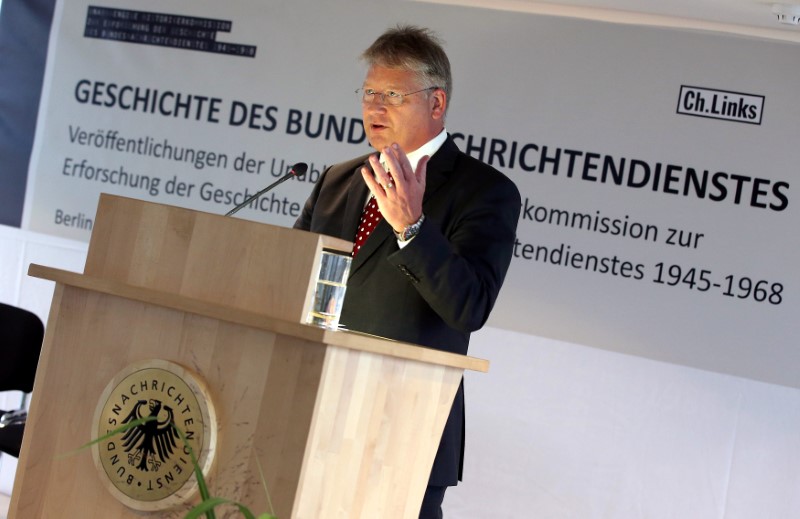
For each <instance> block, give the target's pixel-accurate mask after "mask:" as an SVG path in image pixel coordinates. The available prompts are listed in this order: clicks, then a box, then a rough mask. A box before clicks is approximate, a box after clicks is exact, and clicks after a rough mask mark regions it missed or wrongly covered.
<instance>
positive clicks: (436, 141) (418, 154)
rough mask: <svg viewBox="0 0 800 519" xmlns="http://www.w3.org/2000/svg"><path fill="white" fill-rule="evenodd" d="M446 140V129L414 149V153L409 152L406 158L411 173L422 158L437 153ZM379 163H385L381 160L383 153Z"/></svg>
mask: <svg viewBox="0 0 800 519" xmlns="http://www.w3.org/2000/svg"><path fill="white" fill-rule="evenodd" d="M446 140H447V129H446V128H445V129H443V130H442V131H441V132H439V135H437V136H436V137H434V138H433V139H431V140H429V141H428V142H426V143H425V144H423V145H422V146H420V147H419V148H417V149H415V150H414V151H412V152H409V153H408V154H407V156H408V162H410V163H411V171H416V170H417V164H419V161H420V159H421V158H422V157H424V156H425V155H427V156H428V157H432V156H433V154H434V153H436V152H437V151H439V148H441V147H442V144H444V141H446ZM380 161H381V164H385V163H386V161H384V160H383V153H381V156H380Z"/></svg>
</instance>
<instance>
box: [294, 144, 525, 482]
mask: <svg viewBox="0 0 800 519" xmlns="http://www.w3.org/2000/svg"><path fill="white" fill-rule="evenodd" d="M366 158H367V156H364V157H359V158H357V159H354V160H351V161H349V162H344V163H341V164H337V165H334V166H331V167H330V168H328V169H327V170H325V171H324V172H323V174H322V175H321V176H320V178H319V181H318V182H317V184H316V186H315V187H314V190H313V191H312V193H311V196H310V197H309V199H308V201H307V202H306V204H305V207H304V208H303V212H302V214H301V215H300V217H299V218H298V219H297V222H296V223H295V227H296V228H298V229H304V230H309V231H313V232H316V233H320V234H327V235H330V236H335V237H338V238H343V239H345V240H349V241H353V240H354V239H355V233H356V228H357V226H358V223H359V220H360V219H361V212H362V209H363V207H364V204H365V202H366V199H367V186H366V184H365V183H364V179H363V178H362V177H361V173H360V169H361V166H363V165H364V163H365V160H366ZM423 212H424V214H425V218H426V219H425V222H424V223H423V225H422V228H421V230H420V232H419V234H418V235H417V236H416V237H415V238H414V239H413V240H412V241H411V242H410V243H409V244H408V245H407V246H406V247H404V248H403V249H400V248H399V247H398V246H397V240H396V238H395V236H394V234H393V232H392V229H391V226H390V225H389V224H388V223H386V221H385V220H383V221H381V222H380V223H379V224H378V226H377V227H376V229H375V231H373V233H372V235H371V236H369V238H368V239H367V241H366V243H365V244H364V245H363V246H362V247H361V250H360V251H359V253H358V254H357V255H356V257H355V258H354V260H353V264H352V266H351V270H350V277H349V279H348V282H347V293H346V294H345V299H344V306H343V308H342V316H341V324H343V325H344V326H346V327H347V328H348V329H350V330H357V331H361V332H366V333H370V334H374V335H379V336H382V337H387V338H390V339H395V340H399V341H404V342H410V343H414V344H419V345H422V346H427V347H431V348H437V349H440V350H446V351H449V352H454V353H460V354H466V353H467V347H468V344H469V335H470V332H472V331H474V330H477V329H479V328H480V327H481V326H483V324H484V323H485V322H486V319H487V318H488V317H489V312H490V311H491V309H492V306H493V305H494V302H495V299H496V298H497V294H498V292H499V291H500V286H501V285H502V283H503V279H504V278H505V274H506V271H507V270H508V266H509V263H510V261H511V255H512V252H513V246H514V239H515V233H516V227H517V220H518V218H519V212H520V195H519V191H518V190H517V188H516V186H515V185H514V183H513V182H511V180H509V179H508V178H507V177H506V176H504V175H503V174H502V173H500V172H498V171H497V170H495V169H493V168H491V167H490V166H487V165H486V164H484V163H482V162H480V161H478V160H476V159H474V158H472V157H470V156H468V155H466V154H464V153H462V152H461V151H459V149H458V147H457V146H456V144H455V142H453V139H452V138H451V137H448V139H447V140H446V141H445V143H444V144H443V145H442V147H441V148H440V149H439V150H438V151H437V152H436V153H435V154H434V155H433V156H432V157H431V159H430V161H429V162H428V167H427V182H426V188H425V196H424V199H423ZM463 442H464V393H463V386H462V387H461V388H459V391H458V394H457V395H456V399H455V402H454V404H453V408H452V411H451V413H450V417H449V419H448V421H447V425H446V426H445V430H444V434H443V436H442V442H441V444H440V446H439V451H438V453H437V455H436V461H435V462H434V466H433V470H432V473H431V479H430V484H431V485H437V486H449V485H455V484H456V483H457V482H458V479H460V477H461V467H462V455H463V447H464V443H463Z"/></svg>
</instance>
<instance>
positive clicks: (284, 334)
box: [10, 196, 487, 519]
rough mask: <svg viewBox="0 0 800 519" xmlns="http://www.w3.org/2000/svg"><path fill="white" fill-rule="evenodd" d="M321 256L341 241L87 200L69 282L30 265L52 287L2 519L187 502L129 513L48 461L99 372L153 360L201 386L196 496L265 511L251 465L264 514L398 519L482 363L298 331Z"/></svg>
mask: <svg viewBox="0 0 800 519" xmlns="http://www.w3.org/2000/svg"><path fill="white" fill-rule="evenodd" d="M322 247H334V248H336V247H340V248H345V250H346V248H347V247H349V244H347V243H345V242H342V241H341V240H334V239H329V238H325V237H320V236H318V235H313V234H311V233H305V232H301V231H293V230H290V229H281V228H275V227H271V226H267V225H263V224H256V223H252V222H245V221H242V220H236V219H231V218H225V217H221V216H217V215H210V214H205V213H198V212H196V211H189V210H186V209H179V208H174V207H168V206H162V205H159V204H152V203H146V202H139V201H135V200H130V199H124V198H119V197H108V196H103V199H102V201H101V204H100V208H99V209H98V215H97V218H96V227H95V231H94V233H93V235H92V242H91V244H90V250H89V255H88V259H87V263H86V270H85V273H84V274H77V273H71V272H64V271H59V270H55V269H50V268H47V267H39V266H35V265H32V266H31V268H30V273H31V275H34V276H37V277H41V278H45V279H50V280H53V281H55V282H56V291H55V294H54V297H53V304H52V308H51V314H50V318H49V320H48V326H47V333H46V337H45V344H44V347H43V351H42V356H41V361H40V366H39V370H38V372H37V379H36V385H35V388H34V392H33V398H32V401H31V410H30V416H29V419H28V426H27V429H26V436H25V440H24V443H23V448H22V453H21V455H20V462H19V466H18V471H17V476H16V480H15V485H14V491H13V495H12V503H11V509H10V517H11V518H12V519H13V518H17V519H31V518H50V517H60V518H85V517H103V518H104V519H116V518H127V517H165V518H166V517H170V518H172V517H181V516H183V515H184V514H185V512H186V510H188V509H189V508H191V506H193V504H196V502H197V501H198V497H197V496H195V497H193V498H191V499H189V501H187V502H185V503H182V504H177V505H176V506H174V507H172V508H170V509H168V510H163V511H158V512H141V511H134V510H132V509H131V508H128V507H127V506H126V505H125V504H123V503H121V502H120V501H119V500H117V499H116V498H115V497H114V496H113V495H112V494H111V493H110V492H109V491H108V490H107V488H105V486H104V484H103V483H102V481H101V479H100V477H101V476H100V474H99V473H98V469H97V468H96V466H95V464H94V462H93V460H92V456H91V455H90V454H89V452H88V451H85V452H82V453H77V454H73V455H70V456H67V457H62V456H60V455H61V454H64V453H68V452H70V451H72V450H74V449H75V448H77V447H78V446H80V445H82V444H84V443H86V442H87V441H89V440H90V439H91V438H92V436H93V430H94V429H95V424H94V423H93V415H94V411H95V408H96V406H97V401H98V398H99V396H100V394H101V392H102V391H103V388H104V387H105V386H106V385H107V384H108V381H109V380H110V379H111V378H112V377H113V376H114V375H115V374H116V373H118V372H119V371H120V370H122V369H123V368H125V367H126V366H129V365H131V364H132V363H135V362H138V361H142V360H147V359H162V360H166V361H171V362H174V363H177V364H179V365H181V366H183V367H185V368H186V369H188V370H190V371H192V372H194V373H196V374H197V375H198V376H199V377H200V378H201V379H203V380H204V381H205V383H206V385H207V386H208V397H209V399H210V400H211V401H213V404H214V408H215V409H216V414H217V426H218V440H217V442H216V446H215V449H216V450H215V461H214V464H213V466H212V467H211V469H210V472H209V475H208V480H209V484H210V487H211V492H212V494H214V495H217V496H221V497H225V498H228V499H233V500H236V501H240V502H242V503H245V504H247V505H248V506H250V507H251V508H252V509H253V510H254V511H256V512H263V511H267V510H268V505H267V498H266V496H265V493H264V490H263V484H262V481H261V476H260V468H261V469H263V477H264V481H265V483H266V486H267V488H268V489H269V492H270V496H271V500H272V504H273V505H274V509H275V513H276V514H277V515H278V517H279V518H280V519H326V518H341V517H346V518H348V519H357V518H363V519H375V518H382V519H392V518H416V514H417V513H418V510H419V504H420V501H421V499H422V495H423V492H424V489H425V485H426V483H427V477H428V473H429V471H430V467H431V464H432V462H433V458H434V456H435V453H436V449H437V447H438V443H439V437H440V435H441V431H442V429H443V427H444V423H445V420H446V418H447V415H448V412H449V409H450V406H451V405H452V400H453V397H454V395H455V392H456V390H457V388H458V385H459V382H460V379H461V375H462V373H463V370H464V369H476V370H480V371H486V369H487V363H486V362H485V361H481V360H478V359H472V358H469V357H462V356H458V355H452V354H449V353H445V352H441V351H437V350H433V349H427V348H421V347H417V346H413V345H408V344H402V343H397V342H392V341H387V340H383V339H380V338H376V337H369V336H364V335H360V334H355V333H349V332H342V331H331V330H326V329H323V328H318V327H313V326H309V325H305V324H302V323H301V322H300V321H301V320H303V319H304V315H305V314H304V313H303V312H304V311H305V310H306V309H307V307H308V301H307V299H308V297H309V293H310V292H309V285H313V282H312V281H313V277H314V274H313V270H314V269H315V268H317V267H318V262H319V255H320V251H321V249H322ZM315 263H316V265H315ZM276 278H278V279H276ZM312 289H313V287H312ZM297 294H301V296H300V297H297ZM279 296H280V297H279ZM284 296H285V297H284ZM284 299H286V300H289V301H291V302H290V303H289V304H288V305H283V304H282V301H283V300H284ZM226 510H227V511H222V512H218V514H217V516H218V517H226V516H229V517H238V512H235V511H234V510H232V509H226Z"/></svg>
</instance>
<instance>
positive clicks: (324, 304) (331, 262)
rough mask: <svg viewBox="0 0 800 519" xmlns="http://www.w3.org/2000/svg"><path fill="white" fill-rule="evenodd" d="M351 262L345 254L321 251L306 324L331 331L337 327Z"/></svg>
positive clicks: (348, 255)
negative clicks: (320, 259) (312, 299)
mask: <svg viewBox="0 0 800 519" xmlns="http://www.w3.org/2000/svg"><path fill="white" fill-rule="evenodd" d="M351 262H352V257H351V256H350V254H348V253H346V252H343V251H334V250H328V249H323V251H322V261H320V267H319V274H318V275H317V282H316V288H315V289H314V301H313V302H312V304H311V310H310V311H309V312H308V318H307V319H306V322H307V323H309V324H314V325H317V326H322V327H323V328H330V329H333V330H335V329H337V328H338V327H339V318H340V317H341V315H342V304H343V303H344V293H345V290H346V289H347V276H348V275H349V274H350V263H351Z"/></svg>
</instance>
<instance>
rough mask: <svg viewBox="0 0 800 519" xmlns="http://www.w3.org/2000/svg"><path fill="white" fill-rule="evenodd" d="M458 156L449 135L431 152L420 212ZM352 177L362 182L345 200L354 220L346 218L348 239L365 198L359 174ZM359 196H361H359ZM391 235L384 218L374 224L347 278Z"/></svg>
mask: <svg viewBox="0 0 800 519" xmlns="http://www.w3.org/2000/svg"><path fill="white" fill-rule="evenodd" d="M457 155H458V147H457V146H456V144H455V142H453V139H452V138H451V137H450V136H448V138H447V140H446V141H445V142H444V144H442V147H441V148H439V150H438V151H437V152H436V153H434V155H433V157H431V159H430V161H429V162H428V167H427V171H426V176H425V195H424V196H423V200H422V207H423V212H425V203H426V202H427V201H428V200H430V198H431V197H433V196H435V194H436V192H437V191H439V189H440V188H441V187H442V186H444V184H445V183H446V182H447V179H448V178H449V176H450V172H452V171H453V167H454V165H455V159H456V156H457ZM368 164H369V163H368V162H367V165H368ZM353 177H354V180H353V181H355V179H356V177H357V179H358V182H360V183H361V186H360V187H356V186H352V190H351V195H350V197H349V198H348V201H347V218H348V219H350V218H353V217H354V215H355V220H354V221H351V220H348V222H347V225H348V226H349V225H350V223H352V224H353V225H352V229H353V238H351V239H355V229H356V228H357V226H358V224H359V222H360V220H361V212H362V211H363V208H364V203H365V202H366V200H367V192H368V189H367V188H366V184H365V183H364V179H362V178H361V173H360V172H356V175H353ZM359 196H360V198H358V197H359ZM356 206H357V207H356ZM347 228H349V227H347ZM390 238H391V239H395V236H394V231H393V230H392V227H391V225H389V224H388V223H387V222H386V220H381V221H380V223H378V225H377V227H375V230H374V231H373V232H372V235H371V236H370V237H369V239H368V240H367V241H366V242H365V243H364V245H363V246H362V247H361V250H360V251H358V254H356V257H355V258H354V259H353V263H352V265H351V266H350V277H352V276H353V274H355V273H356V272H357V271H358V270H359V269H360V268H361V266H363V265H364V264H365V263H366V262H367V261H368V260H369V259H370V258H371V257H372V256H373V255H374V254H375V253H376V252H377V251H378V250H379V249H380V248H381V246H382V245H383V244H384V242H386V240H388V239H390Z"/></svg>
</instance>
